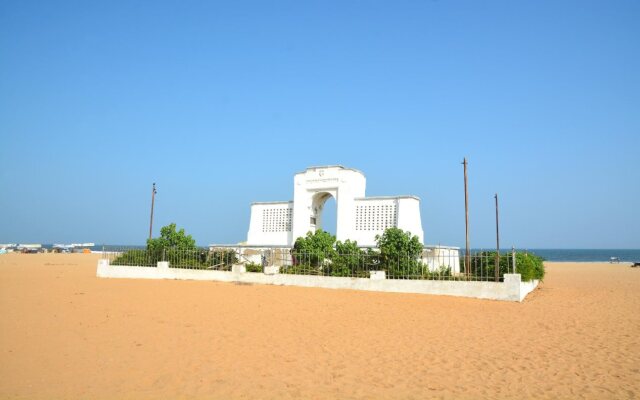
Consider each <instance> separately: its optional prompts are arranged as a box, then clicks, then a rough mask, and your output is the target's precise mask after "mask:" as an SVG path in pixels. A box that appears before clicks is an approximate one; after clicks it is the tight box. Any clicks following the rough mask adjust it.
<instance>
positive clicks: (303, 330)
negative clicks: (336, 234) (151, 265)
mask: <svg viewBox="0 0 640 400" xmlns="http://www.w3.org/2000/svg"><path fill="white" fill-rule="evenodd" d="M97 260H98V257H97V256H96V255H83V254H34V255H29V254H6V255H0V315H1V316H2V317H1V318H2V319H1V322H0V398H2V399H13V398H17V399H22V398H24V399H48V400H50V399H66V398H68V399H78V398H85V399H170V398H185V399H200V398H202V399H204V398H206V399H240V398H245V399H254V398H259V399H283V398H285V399H286V398H295V399H298V398H311V399H324V398H341V399H345V398H347V399H349V398H354V399H370V398H384V399H423V398H442V399H450V398H461V399H494V398H537V399H557V398H563V399H568V398H585V399H605V398H610V399H633V398H638V397H639V396H640V268H636V269H634V268H630V267H629V266H628V265H622V264H621V265H612V264H605V263H590V264H576V263H547V277H546V278H545V281H544V283H543V284H541V286H540V288H539V289H537V290H535V291H534V292H533V293H531V294H530V295H529V296H528V297H527V299H526V300H525V301H524V302H523V303H520V304H519V303H508V302H498V301H489V300H475V299H463V298H455V297H446V296H427V295H413V294H394V293H373V292H361V291H348V290H330V289H311V288H297V287H284V286H283V287H280V286H259V285H236V284H228V283H217V282H195V281H153V280H124V279H122V280H117V279H98V278H96V277H95V271H96V262H97Z"/></svg>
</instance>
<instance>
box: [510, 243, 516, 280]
mask: <svg viewBox="0 0 640 400" xmlns="http://www.w3.org/2000/svg"><path fill="white" fill-rule="evenodd" d="M511 263H512V264H513V273H514V274H515V273H516V248H515V247H513V246H511Z"/></svg>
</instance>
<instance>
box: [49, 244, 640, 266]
mask: <svg viewBox="0 0 640 400" xmlns="http://www.w3.org/2000/svg"><path fill="white" fill-rule="evenodd" d="M42 247H45V248H48V249H51V248H52V247H53V245H52V244H44V245H42ZM136 248H137V249H144V248H145V246H144V245H96V246H93V247H90V250H92V251H102V250H104V251H122V250H123V249H136ZM482 250H484V251H487V250H489V251H490V250H492V249H472V250H471V251H472V253H475V252H478V251H482ZM502 251H511V249H504V250H502ZM517 251H523V252H528V253H533V254H536V255H538V256H540V257H542V258H544V259H545V260H547V261H573V262H589V261H611V258H612V257H615V258H617V259H618V260H619V261H620V262H640V249H518V250H517ZM460 253H461V254H464V249H460Z"/></svg>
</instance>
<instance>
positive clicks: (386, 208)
mask: <svg viewBox="0 0 640 400" xmlns="http://www.w3.org/2000/svg"><path fill="white" fill-rule="evenodd" d="M397 225H398V215H397V212H396V205H395V204H372V205H358V206H356V230H357V231H384V230H385V229H387V228H392V227H396V226H397Z"/></svg>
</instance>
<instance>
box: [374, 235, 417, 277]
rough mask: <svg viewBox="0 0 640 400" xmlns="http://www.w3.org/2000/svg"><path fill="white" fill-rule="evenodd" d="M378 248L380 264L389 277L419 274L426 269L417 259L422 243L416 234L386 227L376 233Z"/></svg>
mask: <svg viewBox="0 0 640 400" xmlns="http://www.w3.org/2000/svg"><path fill="white" fill-rule="evenodd" d="M376 243H377V245H378V249H380V266H381V269H384V270H386V271H387V276H388V277H390V278H396V277H414V276H421V275H423V274H424V273H425V271H428V268H426V267H425V266H423V265H422V263H421V262H420V261H419V260H418V259H419V257H420V255H421V254H422V249H423V246H422V243H420V239H419V238H418V236H415V235H411V233H410V232H404V231H403V230H402V229H399V228H387V229H386V230H385V231H384V233H383V234H382V235H376Z"/></svg>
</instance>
